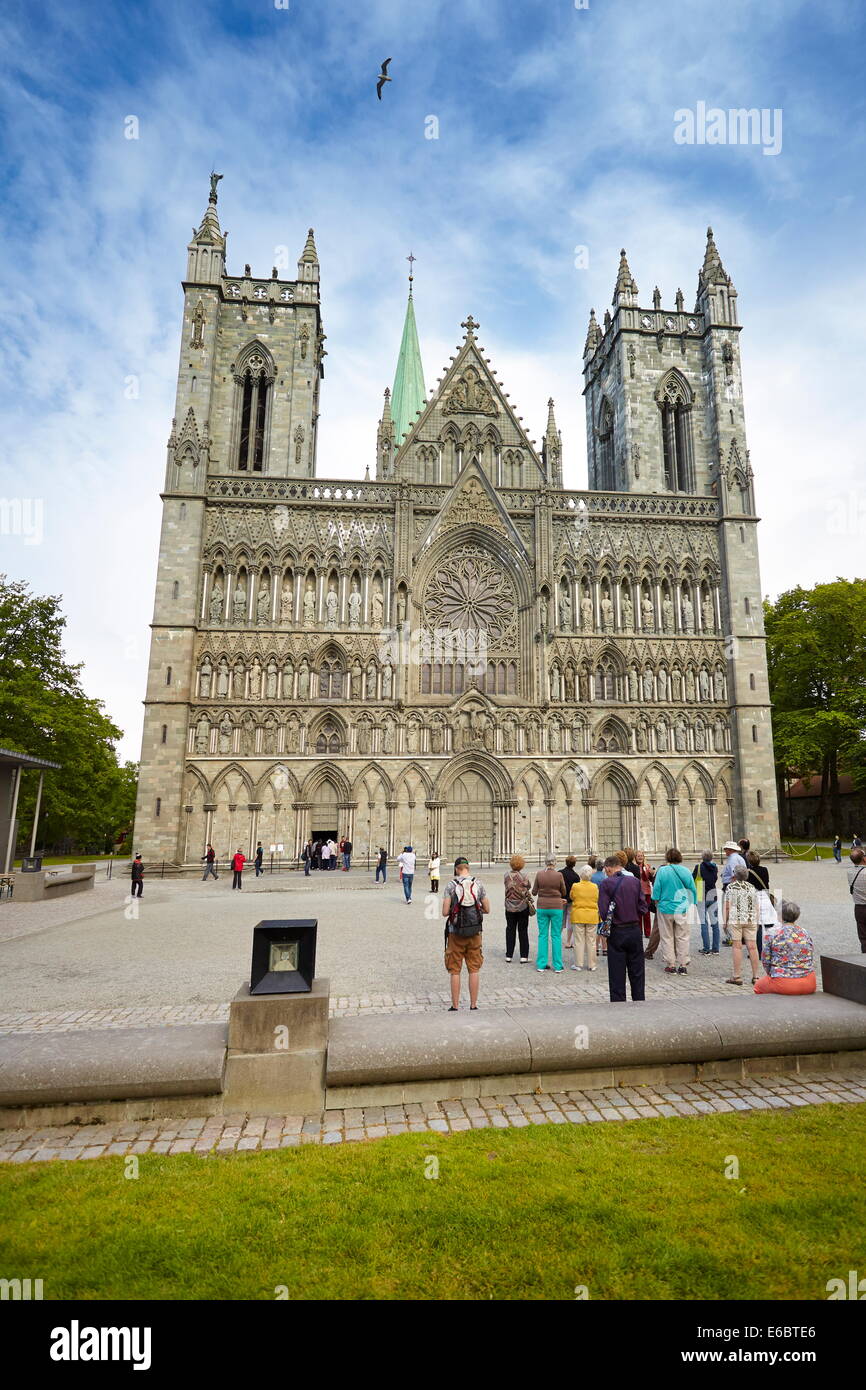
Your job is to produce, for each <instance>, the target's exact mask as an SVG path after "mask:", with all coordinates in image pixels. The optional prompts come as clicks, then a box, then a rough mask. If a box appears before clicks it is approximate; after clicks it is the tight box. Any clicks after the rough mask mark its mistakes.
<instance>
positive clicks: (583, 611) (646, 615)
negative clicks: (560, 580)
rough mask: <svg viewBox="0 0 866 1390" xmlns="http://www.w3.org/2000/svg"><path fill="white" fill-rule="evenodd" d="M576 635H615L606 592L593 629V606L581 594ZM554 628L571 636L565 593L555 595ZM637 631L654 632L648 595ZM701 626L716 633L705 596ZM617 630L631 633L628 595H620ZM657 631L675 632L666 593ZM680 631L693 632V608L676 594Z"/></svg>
mask: <svg viewBox="0 0 866 1390" xmlns="http://www.w3.org/2000/svg"><path fill="white" fill-rule="evenodd" d="M579 606H580V624H579V627H580V631H582V632H595V631H596V630H600V631H602V632H615V631H616V628H617V624H616V612H615V609H614V603H613V599H612V598H611V595H610V591H609V590H606V589H603V590H602V593H601V597H600V599H599V604H598V609H599V611H598V624H597V625H596V614H595V604H594V603H593V600H592V598H591V597H590V595H589V594H588V593H587V592H586V591H585V590H584V592H583V596H582V597H581V599H580V605H579ZM539 607H540V617H541V628H542V631H543V632H546V631H548V625H549V618H550V604H549V602H548V599H547V597H546V595H544V594H542V596H541V599H540V600H539ZM557 617H558V628H559V630H560V632H574V631H575V628H574V622H573V615H572V603H571V595H570V593H569V592H568V590H566V589H560V592H559V611H558V613H557ZM640 617H641V629H642V631H644V632H655V631H656V629H657V622H656V611H655V604H654V603H653V601H652V599H651V598H650V596H649V594H646V593H644V594H643V595H642V596H641V600H640ZM701 625H702V630H703V631H704V632H715V631H716V614H715V607H714V605H713V600H712V598H711V596H710V595H709V594H704V597H703V599H702V601H701ZM620 630H621V631H623V632H634V631H635V612H634V604H633V603H632V600H631V597H630V596H629V595H628V594H623V595H622V597H621V600H620ZM661 630H662V632H665V633H672V632H675V631H676V613H675V609H674V601H673V599H672V598H671V595H670V593H669V592H668V591H667V590H665V591H664V593H663V597H662V601H661ZM680 630H681V631H682V632H684V633H687V634H688V633H693V632H694V631H695V608H694V604H693V603H692V600H691V597H690V596H689V594H687V593H681V594H680Z"/></svg>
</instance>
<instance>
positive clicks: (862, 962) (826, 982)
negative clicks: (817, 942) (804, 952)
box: [821, 951, 866, 1026]
mask: <svg viewBox="0 0 866 1390" xmlns="http://www.w3.org/2000/svg"><path fill="white" fill-rule="evenodd" d="M821 987H822V989H823V990H824V993H825V994H838V996H839V997H840V999H852V1000H853V1001H854V1003H855V1004H866V953H864V952H862V951H861V952H860V954H859V955H856V956H853V955H852V956H822V957H821ZM864 1026H866V1025H864Z"/></svg>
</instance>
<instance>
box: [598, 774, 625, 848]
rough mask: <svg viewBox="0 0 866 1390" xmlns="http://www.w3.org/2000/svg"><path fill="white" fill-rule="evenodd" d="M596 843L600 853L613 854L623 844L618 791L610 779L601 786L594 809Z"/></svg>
mask: <svg viewBox="0 0 866 1390" xmlns="http://www.w3.org/2000/svg"><path fill="white" fill-rule="evenodd" d="M596 817H597V834H596V842H597V845H598V849H599V850H600V851H601V853H603V854H605V855H608V854H615V853H616V851H617V850H619V849H622V847H623V844H624V843H625V841H624V837H623V824H622V805H621V803H620V797H619V789H618V788H617V787H616V785H615V784H614V783H613V782H611V780H610V778H607V779H606V781H605V782H604V783H603V784H602V787H601V792H600V794H599V798H598V806H597V808H596Z"/></svg>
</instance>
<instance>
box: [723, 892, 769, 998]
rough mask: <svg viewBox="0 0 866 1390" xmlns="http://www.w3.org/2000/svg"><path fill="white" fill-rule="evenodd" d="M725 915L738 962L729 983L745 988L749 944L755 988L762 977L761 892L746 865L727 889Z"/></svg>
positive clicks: (727, 981) (735, 958) (726, 925)
mask: <svg viewBox="0 0 866 1390" xmlns="http://www.w3.org/2000/svg"><path fill="white" fill-rule="evenodd" d="M724 912H725V919H724V921H725V930H726V931H728V932H730V934H731V948H732V953H733V959H734V973H733V975H731V977H730V978H729V979H728V980H726V981H725V983H726V984H729V985H741V984H742V983H743V943H744V942H745V944H746V950H747V952H748V956H749V960H750V962H751V966H752V984H755V983H756V982H757V979H758V976H759V974H760V973H761V963H760V961H759V959H758V947H757V938H758V922H759V920H760V906H759V903H758V894H757V890H756V889H755V888H754V886H753V885H752V884H751V883H750V882H749V871H748V869H747V868H746V866H745V865H743V867H742V868H738V869H737V870H736V871H735V873H734V877H733V878H732V879H731V882H730V883H729V885H728V887H727V888H726V889H725V898H724Z"/></svg>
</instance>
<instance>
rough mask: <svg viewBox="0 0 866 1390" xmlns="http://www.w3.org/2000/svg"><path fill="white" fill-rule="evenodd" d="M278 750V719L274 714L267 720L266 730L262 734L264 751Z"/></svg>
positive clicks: (273, 751)
mask: <svg viewBox="0 0 866 1390" xmlns="http://www.w3.org/2000/svg"><path fill="white" fill-rule="evenodd" d="M276 751H277V721H276V719H275V718H274V716H273V715H272V714H269V715H268V717H267V719H266V720H265V730H264V733H263V735H262V752H263V753H275V752H276Z"/></svg>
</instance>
